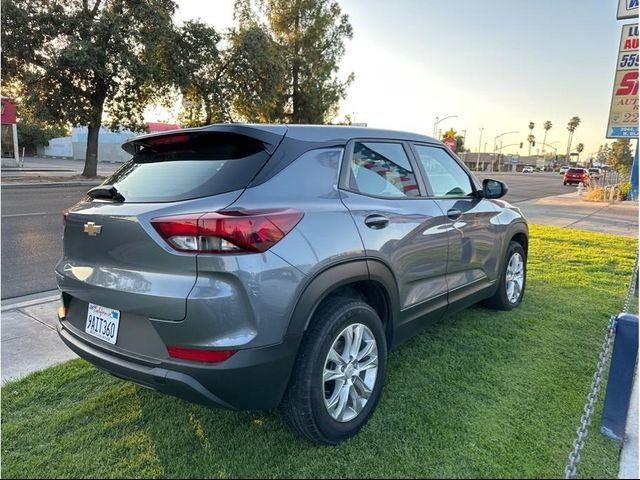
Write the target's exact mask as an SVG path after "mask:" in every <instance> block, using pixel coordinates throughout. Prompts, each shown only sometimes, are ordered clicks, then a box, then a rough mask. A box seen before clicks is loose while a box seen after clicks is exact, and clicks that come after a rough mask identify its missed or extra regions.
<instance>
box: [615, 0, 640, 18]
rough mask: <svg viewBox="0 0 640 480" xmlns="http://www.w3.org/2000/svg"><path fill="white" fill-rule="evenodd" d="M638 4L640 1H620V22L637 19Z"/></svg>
mask: <svg viewBox="0 0 640 480" xmlns="http://www.w3.org/2000/svg"><path fill="white" fill-rule="evenodd" d="M638 4H640V0H618V20H626V19H627V18H635V17H637V16H638Z"/></svg>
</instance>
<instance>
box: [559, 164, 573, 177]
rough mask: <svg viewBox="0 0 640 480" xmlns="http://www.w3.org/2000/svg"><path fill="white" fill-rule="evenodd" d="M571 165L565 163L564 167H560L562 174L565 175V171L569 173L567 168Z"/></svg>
mask: <svg viewBox="0 0 640 480" xmlns="http://www.w3.org/2000/svg"><path fill="white" fill-rule="evenodd" d="M570 168H571V167H569V166H568V165H563V166H562V167H560V175H564V174H565V173H567V170H569V169H570Z"/></svg>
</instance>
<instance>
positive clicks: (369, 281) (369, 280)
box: [286, 259, 400, 346]
mask: <svg viewBox="0 0 640 480" xmlns="http://www.w3.org/2000/svg"><path fill="white" fill-rule="evenodd" d="M334 295H343V296H351V297H354V298H360V299H362V300H364V301H365V302H367V303H368V304H370V305H371V306H372V307H373V308H374V310H376V312H377V313H378V315H379V316H380V318H381V320H382V322H383V325H384V328H385V333H386V337H387V345H389V346H390V345H392V343H393V336H394V331H395V327H396V325H397V316H398V314H399V311H400V301H399V294H398V287H397V283H396V280H395V276H394V275H393V273H392V271H391V269H390V268H389V267H388V266H386V265H385V264H384V263H382V262H380V261H377V260H371V259H358V260H352V261H348V262H343V263H340V264H337V265H332V266H330V267H328V268H326V269H324V270H322V271H321V272H319V273H318V274H317V275H315V276H314V277H313V278H312V279H311V280H310V281H309V283H308V284H307V285H306V287H305V288H304V290H303V292H302V294H301V295H300V297H299V298H298V301H297V303H296V306H295V307H294V309H293V313H292V315H291V318H290V321H289V326H288V329H287V333H286V335H287V336H295V337H302V336H303V335H304V333H305V332H306V330H307V329H308V327H309V325H310V323H311V321H312V319H313V315H314V313H315V312H316V310H317V309H318V307H319V306H320V305H321V304H322V302H323V301H324V300H326V299H327V298H329V297H330V296H334Z"/></svg>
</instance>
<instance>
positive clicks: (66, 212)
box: [62, 208, 69, 227]
mask: <svg viewBox="0 0 640 480" xmlns="http://www.w3.org/2000/svg"><path fill="white" fill-rule="evenodd" d="M68 219H69V209H68V208H65V209H64V210H63V211H62V225H63V226H65V227H66V226H67V220H68Z"/></svg>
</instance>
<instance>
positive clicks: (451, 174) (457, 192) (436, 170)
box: [415, 145, 473, 197]
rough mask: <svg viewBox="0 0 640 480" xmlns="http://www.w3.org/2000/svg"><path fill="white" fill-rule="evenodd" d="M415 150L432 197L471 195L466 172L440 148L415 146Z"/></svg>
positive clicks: (469, 180)
mask: <svg viewBox="0 0 640 480" xmlns="http://www.w3.org/2000/svg"><path fill="white" fill-rule="evenodd" d="M415 148H416V151H417V153H418V158H419V159H420V163H422V166H423V168H424V170H425V173H426V174H427V178H428V179H429V182H430V183H431V188H432V189H433V194H434V196H436V197H466V196H469V195H472V194H473V188H471V179H470V178H469V175H467V172H465V171H464V170H463V169H462V167H461V166H460V165H458V162H456V161H455V160H454V159H453V158H452V157H451V156H450V155H449V154H447V153H446V152H445V151H444V150H443V149H442V148H437V147H427V146H424V145H415Z"/></svg>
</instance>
